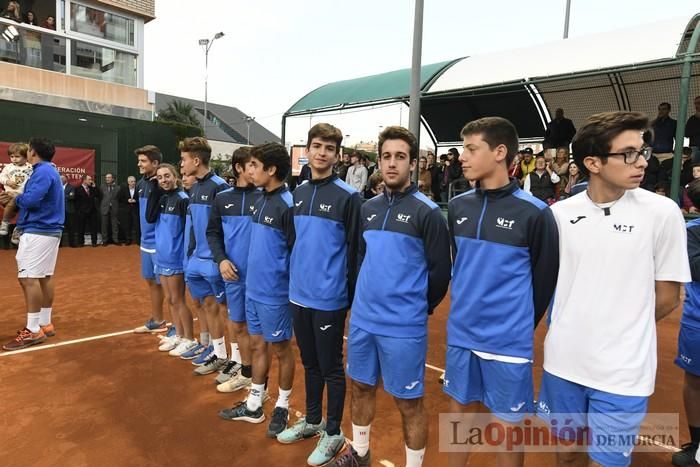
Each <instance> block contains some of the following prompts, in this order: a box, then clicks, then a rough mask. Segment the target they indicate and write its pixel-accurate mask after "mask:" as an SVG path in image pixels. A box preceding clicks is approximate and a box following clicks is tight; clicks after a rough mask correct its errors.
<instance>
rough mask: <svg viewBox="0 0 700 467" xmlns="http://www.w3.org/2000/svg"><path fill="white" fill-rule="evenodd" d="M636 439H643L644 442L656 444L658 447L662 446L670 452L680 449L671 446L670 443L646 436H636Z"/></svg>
mask: <svg viewBox="0 0 700 467" xmlns="http://www.w3.org/2000/svg"><path fill="white" fill-rule="evenodd" d="M637 439H640V440H644V442H646V443H651V444H653V445H654V446H658V447H660V448H663V449H665V450H667V451H671V452H679V451H680V449H678V448H677V447H675V446H671V445H668V444H664V443H659V442H658V441H655V440H653V439H651V438H649V437H648V436H637Z"/></svg>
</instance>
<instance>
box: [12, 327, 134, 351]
mask: <svg viewBox="0 0 700 467" xmlns="http://www.w3.org/2000/svg"><path fill="white" fill-rule="evenodd" d="M133 333H134V330H133V329H129V330H128V331H119V332H111V333H109V334H102V335H99V336H92V337H83V338H81V339H73V340H71V341H65V342H59V343H57V344H40V345H36V346H32V347H27V348H26V349H22V350H12V351H10V352H0V357H8V356H10V355H17V354H21V353H27V352H37V351H39V350H46V349H54V348H56V347H62V346H64V345H71V344H79V343H81V342H89V341H96V340H100V339H107V338H108V337H115V336H123V335H124V334H133Z"/></svg>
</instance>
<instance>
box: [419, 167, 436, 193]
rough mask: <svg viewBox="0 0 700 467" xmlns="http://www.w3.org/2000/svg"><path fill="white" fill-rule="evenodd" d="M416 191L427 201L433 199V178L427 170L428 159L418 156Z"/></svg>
mask: <svg viewBox="0 0 700 467" xmlns="http://www.w3.org/2000/svg"><path fill="white" fill-rule="evenodd" d="M418 169H419V172H418V191H420V192H421V193H423V194H424V195H425V196H427V197H428V198H429V199H433V192H432V185H433V176H432V174H431V173H430V170H428V158H427V157H425V156H420V159H419V160H418Z"/></svg>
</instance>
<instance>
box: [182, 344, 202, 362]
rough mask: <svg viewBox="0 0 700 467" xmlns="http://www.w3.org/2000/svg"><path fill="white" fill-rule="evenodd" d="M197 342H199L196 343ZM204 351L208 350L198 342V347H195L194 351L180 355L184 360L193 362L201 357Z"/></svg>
mask: <svg viewBox="0 0 700 467" xmlns="http://www.w3.org/2000/svg"><path fill="white" fill-rule="evenodd" d="M195 342H197V341H195ZM204 349H206V347H205V346H203V345H202V344H200V343H199V342H197V346H196V347H194V348H193V349H192V350H188V351H187V352H185V353H183V354H182V355H180V358H181V359H183V360H193V359H195V358H197V357H199V355H200V354H201V353H202V352H204Z"/></svg>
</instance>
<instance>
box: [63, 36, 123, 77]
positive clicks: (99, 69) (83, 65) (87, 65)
mask: <svg viewBox="0 0 700 467" xmlns="http://www.w3.org/2000/svg"><path fill="white" fill-rule="evenodd" d="M71 46H72V49H71V52H72V53H71V74H73V75H77V76H83V77H85V78H92V79H99V80H102V81H109V82H112V83H119V84H126V85H128V86H136V55H134V54H130V53H127V52H121V51H118V50H114V49H110V48H109V47H102V46H99V45H95V44H88V43H86V42H80V41H76V40H73V41H71Z"/></svg>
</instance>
